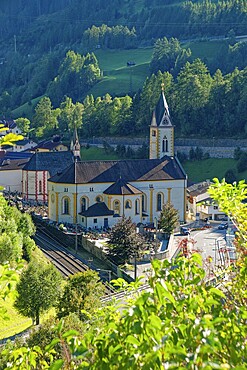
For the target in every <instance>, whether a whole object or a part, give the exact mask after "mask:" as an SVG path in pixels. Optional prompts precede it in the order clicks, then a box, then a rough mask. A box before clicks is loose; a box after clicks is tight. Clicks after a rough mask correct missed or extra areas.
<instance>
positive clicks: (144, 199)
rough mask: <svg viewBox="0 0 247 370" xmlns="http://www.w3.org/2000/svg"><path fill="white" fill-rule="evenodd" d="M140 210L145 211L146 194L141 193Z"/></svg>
mask: <svg viewBox="0 0 247 370" xmlns="http://www.w3.org/2000/svg"><path fill="white" fill-rule="evenodd" d="M142 210H143V211H144V212H146V211H147V196H146V194H142Z"/></svg>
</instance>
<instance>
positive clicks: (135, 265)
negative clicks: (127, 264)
mask: <svg viewBox="0 0 247 370" xmlns="http://www.w3.org/2000/svg"><path fill="white" fill-rule="evenodd" d="M136 278H137V264H136V251H135V257H134V279H135V280H136Z"/></svg>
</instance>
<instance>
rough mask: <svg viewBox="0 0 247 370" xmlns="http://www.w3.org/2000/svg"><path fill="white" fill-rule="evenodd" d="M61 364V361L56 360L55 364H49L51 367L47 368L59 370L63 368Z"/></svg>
mask: <svg viewBox="0 0 247 370" xmlns="http://www.w3.org/2000/svg"><path fill="white" fill-rule="evenodd" d="M63 363H64V361H63V360H56V361H55V362H53V364H51V366H50V367H49V370H58V369H61V368H62V366H63Z"/></svg>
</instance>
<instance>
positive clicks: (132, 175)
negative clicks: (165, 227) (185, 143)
mask: <svg viewBox="0 0 247 370" xmlns="http://www.w3.org/2000/svg"><path fill="white" fill-rule="evenodd" d="M71 149H72V150H73V152H74V158H75V160H74V162H73V163H72V164H71V165H69V166H68V167H67V168H66V169H64V170H63V171H61V172H57V173H56V174H55V175H54V176H52V177H51V178H50V179H48V185H47V188H48V205H49V218H50V219H51V220H53V221H56V222H62V223H66V222H67V223H71V224H75V223H78V224H80V225H82V226H84V227H86V228H91V229H94V228H107V227H111V226H113V225H114V224H115V223H116V222H117V221H118V219H119V217H123V216H126V217H129V216H130V217H131V219H132V221H133V222H135V223H136V224H138V223H142V224H149V223H152V222H154V220H155V218H159V216H160V212H161V210H162V207H163V204H164V203H166V202H170V203H171V204H172V205H173V206H174V207H175V208H176V209H177V210H178V212H179V217H180V220H181V221H183V220H185V213H186V190H187V176H186V174H185V172H184V170H183V168H182V166H181V164H180V163H179V161H178V159H177V158H176V157H175V156H174V126H173V125H172V123H171V118H170V113H169V109H168V105H167V102H166V99H165V95H164V92H163V91H162V93H161V96H160V99H159V102H158V104H157V106H156V109H155V111H154V113H153V116H152V122H151V125H150V158H149V159H142V160H118V161H116V160H115V161H81V160H80V158H79V156H80V145H79V140H78V136H77V133H75V135H74V138H73V145H72V147H71Z"/></svg>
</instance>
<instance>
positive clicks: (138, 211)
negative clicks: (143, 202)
mask: <svg viewBox="0 0 247 370" xmlns="http://www.w3.org/2000/svg"><path fill="white" fill-rule="evenodd" d="M139 213H140V200H139V199H136V201H135V214H136V215H139Z"/></svg>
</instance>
